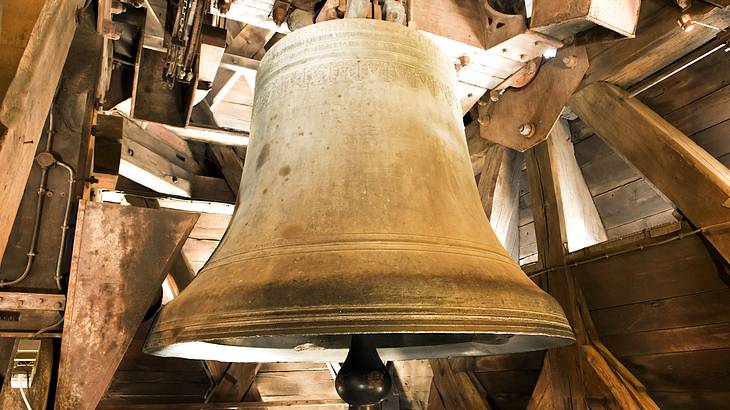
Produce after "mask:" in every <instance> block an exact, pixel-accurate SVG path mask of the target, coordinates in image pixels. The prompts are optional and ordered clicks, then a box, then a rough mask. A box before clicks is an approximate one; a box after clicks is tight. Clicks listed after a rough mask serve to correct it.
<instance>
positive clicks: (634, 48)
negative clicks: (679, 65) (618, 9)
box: [585, 0, 730, 87]
mask: <svg viewBox="0 0 730 410" xmlns="http://www.w3.org/2000/svg"><path fill="white" fill-rule="evenodd" d="M647 3H655V4H647ZM657 7H659V8H658V9H657ZM699 9H701V10H700V12H699V13H695V15H694V16H693V18H694V19H695V20H697V21H700V22H703V23H705V24H710V25H713V26H717V27H719V28H722V29H724V28H726V27H728V25H730V11H728V10H726V9H720V8H714V7H711V6H709V5H702V6H701V7H699ZM678 17H679V10H678V7H677V5H676V4H674V3H672V2H663V1H661V0H650V1H644V2H642V10H641V16H640V18H639V26H638V28H637V30H636V38H634V39H629V40H624V41H620V42H616V43H615V44H613V45H610V46H609V47H606V48H604V49H603V50H601V51H600V52H599V53H595V52H594V53H593V55H591V67H590V68H589V69H588V73H587V74H586V79H585V82H586V83H591V82H595V81H608V82H611V83H613V84H617V85H619V86H622V87H628V86H631V85H633V84H635V83H637V82H639V81H641V80H642V79H644V78H645V77H647V76H649V75H651V74H652V73H653V72H655V71H657V70H659V69H660V68H663V67H664V66H666V65H668V64H670V63H672V62H673V61H675V60H677V59H678V58H680V57H682V56H683V55H684V54H686V53H687V52H688V51H691V50H694V49H696V48H698V47H700V46H701V45H703V44H704V43H706V42H707V41H709V40H711V39H712V38H713V37H715V35H716V34H717V32H716V31H715V30H713V29H710V28H706V27H701V26H696V27H694V28H693V29H692V30H690V31H689V32H684V31H682V30H681V29H680V28H679V25H678V24H677V18H678Z"/></svg>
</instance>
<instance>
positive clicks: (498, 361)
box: [449, 350, 545, 373]
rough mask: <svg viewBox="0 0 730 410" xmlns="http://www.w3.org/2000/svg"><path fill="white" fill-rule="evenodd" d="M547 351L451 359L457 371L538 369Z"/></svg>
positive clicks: (453, 367)
mask: <svg viewBox="0 0 730 410" xmlns="http://www.w3.org/2000/svg"><path fill="white" fill-rule="evenodd" d="M544 358H545V351H543V350H538V351H535V352H525V353H513V354H499V355H493V356H480V357H455V358H451V359H449V363H450V364H451V368H452V369H454V370H456V371H472V372H474V373H485V372H499V371H504V370H537V369H540V368H541V367H542V362H543V359H544Z"/></svg>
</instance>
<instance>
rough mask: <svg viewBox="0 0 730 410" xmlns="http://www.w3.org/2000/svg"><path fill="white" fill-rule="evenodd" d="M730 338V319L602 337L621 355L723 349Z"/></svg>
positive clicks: (613, 350)
mask: <svg viewBox="0 0 730 410" xmlns="http://www.w3.org/2000/svg"><path fill="white" fill-rule="evenodd" d="M728 319H730V317H729V318H728ZM728 340H730V323H717V324H710V325H700V326H689V327H680V328H673V329H662V330H654V331H647V332H637V333H631V334H628V335H626V334H621V335H608V336H604V337H603V341H604V342H605V343H606V346H607V347H608V348H609V349H611V351H612V352H614V353H615V354H616V355H617V356H619V357H627V356H641V355H650V354H657V353H677V352H691V351H697V350H712V349H722V348H725V347H727V346H728Z"/></svg>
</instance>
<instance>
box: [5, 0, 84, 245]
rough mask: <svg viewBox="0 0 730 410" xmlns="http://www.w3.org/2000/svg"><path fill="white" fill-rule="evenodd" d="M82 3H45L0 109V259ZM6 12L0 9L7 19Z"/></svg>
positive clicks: (65, 0)
mask: <svg viewBox="0 0 730 410" xmlns="http://www.w3.org/2000/svg"><path fill="white" fill-rule="evenodd" d="M82 4H83V1H82V0H46V1H45V2H44V4H43V6H42V8H41V9H40V13H39V15H38V18H37V20H36V22H35V24H34V25H33V29H32V31H31V32H30V36H29V39H28V43H27V45H26V46H25V50H24V51H23V54H22V56H21V58H20V61H19V62H17V67H18V68H17V70H16V72H15V76H14V77H13V79H12V81H11V82H10V84H9V86H7V91H5V96H4V98H3V100H2V105H0V175H3V178H2V182H0V198H2V199H0V255H2V254H3V253H4V252H5V248H6V246H7V243H8V238H9V237H10V232H11V230H12V227H13V222H14V220H15V215H16V213H17V211H18V206H19V205H20V201H21V199H22V196H23V191H24V189H25V183H26V180H27V179H28V175H29V174H30V170H31V168H32V166H33V157H34V155H35V152H36V148H37V147H38V142H39V141H40V135H41V131H42V130H43V124H44V122H45V121H46V117H47V115H48V111H49V109H50V107H51V103H52V101H53V96H54V94H55V91H56V84H58V80H59V78H60V77H61V71H62V69H63V66H64V61H65V60H66V55H67V54H68V50H69V46H70V45H71V41H72V39H73V36H74V32H75V30H76V22H77V20H76V13H77V9H78V8H79V7H80V6H81V5H82ZM25 6H26V5H25V4H24V5H23V7H25ZM31 7H32V6H31ZM8 13H9V10H4V19H5V21H8V16H9V14H8ZM7 30H9V27H8V24H7V23H6V24H4V31H6V32H7ZM17 34H18V35H22V34H21V33H17ZM5 64H8V62H7V61H3V62H2V64H0V65H3V66H4V65H5ZM11 64H15V63H11ZM4 87H5V86H3V88H4Z"/></svg>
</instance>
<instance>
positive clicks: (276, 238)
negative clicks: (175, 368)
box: [145, 19, 573, 362]
mask: <svg viewBox="0 0 730 410" xmlns="http://www.w3.org/2000/svg"><path fill="white" fill-rule="evenodd" d="M356 334H367V335H369V342H370V343H373V344H374V345H375V346H377V351H378V353H379V354H380V356H381V357H383V358H384V359H386V360H401V359H413V358H437V357H447V356H456V355H485V354H498V353H511V352H520V351H528V350H537V349H546V348H551V347H556V346H561V345H565V344H568V343H571V342H572V341H573V333H572V331H571V328H570V325H569V324H568V321H567V320H566V318H565V315H564V313H563V311H562V309H561V307H560V305H559V304H558V303H557V302H556V301H555V300H554V299H553V298H552V297H551V296H549V295H548V294H546V293H545V292H543V291H542V290H541V289H540V288H538V287H537V286H536V285H535V284H534V283H533V282H532V281H530V279H528V278H527V276H526V275H525V274H524V273H523V272H522V271H521V270H520V268H519V267H518V266H517V264H515V262H514V261H513V260H512V259H511V258H510V257H509V256H508V254H507V253H506V251H505V250H504V249H503V248H502V246H501V245H500V243H499V241H498V240H497V238H496V237H495V235H494V232H492V229H491V228H490V225H489V222H488V220H487V218H486V217H485V215H484V211H483V209H482V206H481V203H480V198H479V194H478V192H477V187H476V185H475V183H474V178H473V175H472V170H471V166H470V161H469V154H468V150H467V145H466V140H465V137H464V127H463V123H462V118H461V112H460V108H459V101H458V98H457V95H456V76H455V72H454V67H453V64H452V63H451V62H450V61H449V60H448V59H447V58H446V57H445V56H444V55H443V54H442V53H441V51H440V50H439V49H438V48H437V46H436V45H435V44H434V43H433V42H431V41H430V40H429V39H428V38H426V37H425V36H424V35H422V34H420V33H418V32H417V31H415V30H412V29H408V28H406V27H404V26H401V25H398V24H394V23H389V22H384V21H376V20H365V19H345V20H334V21H329V22H324V23H319V24H315V25H312V26H308V27H306V28H303V29H301V30H298V31H296V32H294V33H292V34H290V35H288V36H286V38H284V39H283V40H281V41H280V42H278V43H277V44H276V45H275V46H274V47H273V48H272V49H271V50H269V51H268V52H267V54H266V56H265V57H264V59H263V60H262V61H261V65H260V68H259V71H258V75H257V79H256V93H255V98H254V112H253V118H252V127H251V140H250V146H249V148H248V152H247V155H246V163H245V166H244V168H243V177H242V180H241V188H240V191H239V197H238V206H237V208H236V211H235V214H234V216H233V219H232V220H231V225H230V226H229V228H228V231H227V232H226V234H225V236H224V238H223V240H222V241H221V243H220V245H219V246H218V249H216V251H215V253H214V254H213V256H212V257H211V259H210V260H209V261H208V263H207V264H206V265H205V267H204V268H203V269H202V270H201V272H200V273H199V274H198V276H197V277H196V278H195V280H194V281H193V282H192V283H191V284H190V285H189V286H188V287H187V288H186V289H185V290H184V291H183V292H182V293H181V294H180V296H179V297H177V298H175V299H174V300H173V301H172V302H170V303H169V304H168V305H167V306H165V307H164V308H163V309H162V311H161V312H160V314H159V316H158V318H157V320H156V322H155V324H154V326H153V328H152V330H151V332H150V334H149V336H148V340H147V343H146V346H145V352H147V353H150V354H153V355H158V356H176V357H184V358H190V359H212V360H220V361H225V362H279V361H302V362H305V361H318V362H321V361H343V360H344V359H345V356H346V354H347V348H348V346H349V343H350V335H356Z"/></svg>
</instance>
